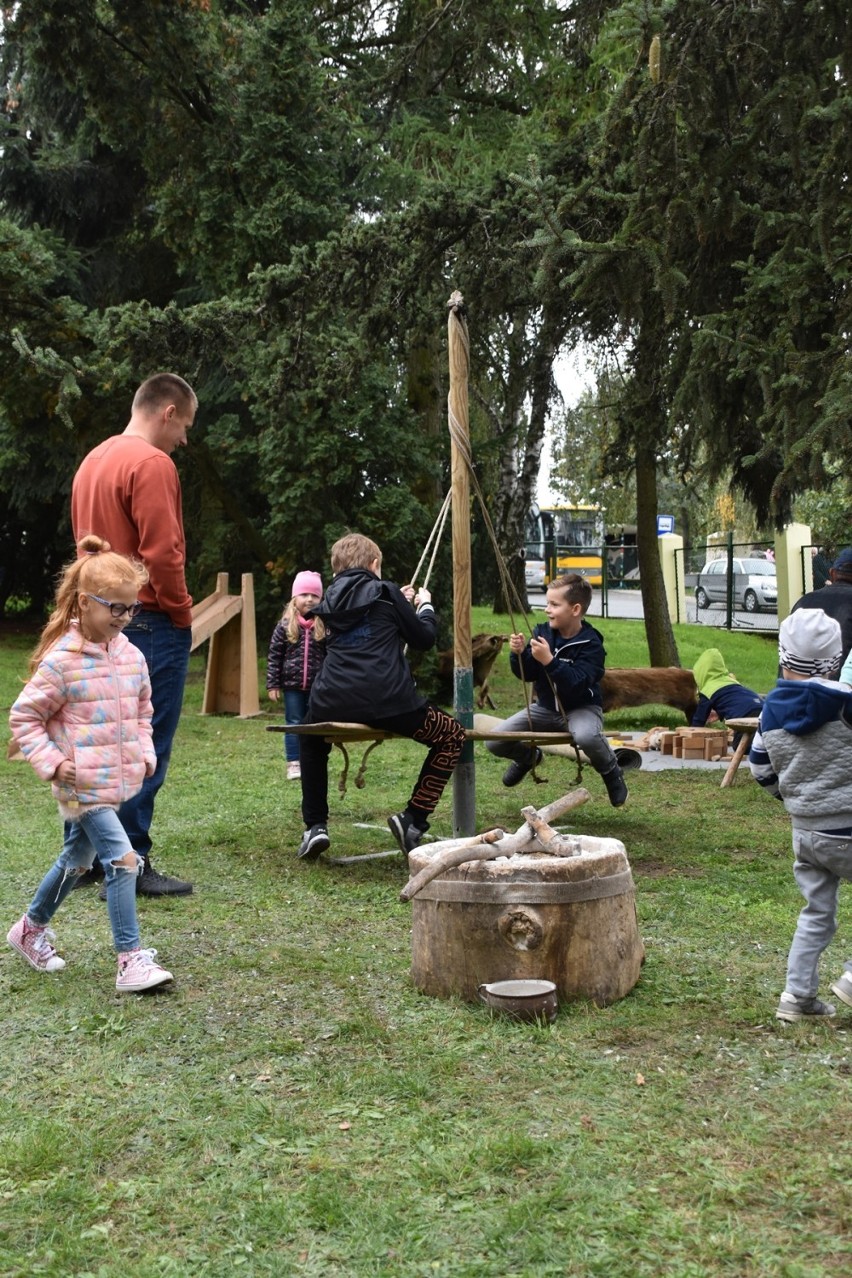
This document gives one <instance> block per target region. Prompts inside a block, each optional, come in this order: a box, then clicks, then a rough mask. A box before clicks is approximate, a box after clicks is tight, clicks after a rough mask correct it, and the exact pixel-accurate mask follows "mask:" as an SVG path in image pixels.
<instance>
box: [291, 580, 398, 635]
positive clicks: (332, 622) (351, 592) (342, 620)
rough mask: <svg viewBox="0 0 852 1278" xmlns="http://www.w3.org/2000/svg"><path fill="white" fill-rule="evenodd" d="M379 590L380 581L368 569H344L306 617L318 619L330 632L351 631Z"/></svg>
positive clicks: (359, 621) (380, 588) (379, 592)
mask: <svg viewBox="0 0 852 1278" xmlns="http://www.w3.org/2000/svg"><path fill="white" fill-rule="evenodd" d="M382 590H383V586H382V582H381V581H380V580H379V578H378V577H377V576H376V574H375V573H373V572H370V570H369V568H344V570H343V572H339V573H338V574H337V576H336V577H335V578H334V579H333V580H332V582H331V584H330V586H329V587H328V590H326V592H325V595H324V597H323V599H322V601H321V602H320V603H318V604H317V606H316V608H314V609H312V610H311V612H310V613H309V616H311V617H321V618H322V620H323V621H324V622H325V624H326V626H329V627H330V628H331V629H332V630H338V631H339V630H352V629H354V628H355V627H356V626H359V625H361V623H362V622H363V620H364V618H365V616H366V615H367V611H368V609H369V608H370V607H371V606H372V605H373V604H374V603H375V602H376V600H377V599H379V598H380V597H381V594H382Z"/></svg>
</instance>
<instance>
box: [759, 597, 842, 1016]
mask: <svg viewBox="0 0 852 1278" xmlns="http://www.w3.org/2000/svg"><path fill="white" fill-rule="evenodd" d="M843 655H844V654H843V643H842V638H841V630H840V625H839V623H838V622H837V621H836V619H835V618H834V617H829V616H828V615H827V614H826V613H824V612H823V611H822V610H821V609H819V608H803V609H799V610H798V611H796V612H794V613H791V615H790V616H789V617H787V618H786V619H785V620H784V621H783V622H782V624H781V629H780V632H779V635H778V657H779V662H780V665H781V676H782V677H781V678H780V679H779V680H778V683H777V684H776V686H775V688H774V689H773V690H772V691H771V692H770V693H769V695H768V697H767V698H766V702H765V704H764V707H763V710H762V711H761V715H760V726H759V728H758V731H757V732H756V733H755V737H754V740H753V742H752V746H751V751H750V753H749V766H750V767H751V771H752V774H753V775H754V777H755V779H756V780H757V781H758V782H759V784H760V785H761V786H762V787H763V788H764V789H765V790H767V791H768V792H769V793H770V794H772V795H774V797H775V798H777V799H781V800H782V801H783V803H784V806H785V808H786V809H787V811H788V813H789V814H790V817H791V820H792V825H793V855H794V862H793V874H794V876H795V879H796V883H797V884H798V887H799V891H800V892H801V893H802V896H803V897H804V898H805V906H804V908H803V910H802V912H801V913H800V915H799V921H798V924H797V926H796V932H795V935H794V937H793V943H792V945H791V947H790V953H789V955H788V957H787V982H786V986H785V989H784V992H783V994H782V995H781V998H780V1000H779V1003H778V1008H777V1010H776V1012H775V1015H776V1017H777V1018H778V1020H781V1021H801V1020H803V1019H805V1018H808V1019H810V1018H813V1017H820V1016H826V1017H829V1016H834V1014H835V1010H836V1009H835V1006H834V1004H833V1003H825V1002H823V1001H822V1000H821V999H819V998H818V997H817V991H818V989H819V960H820V957H821V955H822V952H823V950H824V949H825V948H826V947H827V945H828V944H829V942H830V941H831V939H832V937H833V936H834V933H835V932H836V930H837V898H838V894H839V890H840V882H841V880H843V879H846V880H847V881H848V880H852V691H850V690H849V688H847V687H845V686H844V685H843V684H840V683H836V682H834V681H833V680H836V679H837V674H838V671H839V669H840V665H841V662H842V660H843ZM831 989H832V992H833V993H834V994H836V995H837V997H838V998H839V999H840V1000H841V1001H842V1002H843V1003H846V1004H847V1005H848V1006H849V1007H852V959H850V960H848V961H847V962H846V964H845V965H844V970H843V973H842V974H841V975H840V976H839V977H838V979H837V980H836V981H835V982H834V984H833V985H832V986H831Z"/></svg>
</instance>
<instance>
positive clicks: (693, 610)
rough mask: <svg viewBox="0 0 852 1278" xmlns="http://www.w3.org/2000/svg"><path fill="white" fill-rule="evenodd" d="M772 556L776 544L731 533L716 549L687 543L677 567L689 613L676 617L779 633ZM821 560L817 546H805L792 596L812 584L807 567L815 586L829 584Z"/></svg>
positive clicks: (678, 556) (728, 627)
mask: <svg viewBox="0 0 852 1278" xmlns="http://www.w3.org/2000/svg"><path fill="white" fill-rule="evenodd" d="M774 560H775V550H774V544H773V543H772V542H759V541H749V542H735V541H734V540H733V537H732V536H729V537H728V539H727V541H726V542H724V543H721V544H719V545H717V546H715V547H708V546H707V545H706V544H705V543H703V542H702V543H700V544H699V545H697V546H684V548H683V550H682V551H676V552H675V571H676V574H677V578H678V585H680V583H681V581H682V582H683V585H684V588H685V593H686V616H685V617H681V616H678V618H677V620H678V621H686V622H692V623H694V624H695V625H700V626H712V627H713V628H714V629H719V630H758V631H776V630H777V629H778V582H777V578H776V576H775V563H774ZM821 560H822V556H821V555H820V554H819V550H818V548H817V547H815V546H803V547H802V550H801V555H800V560H799V568H800V583H799V589H798V590H797V591H794V596H793V597H794V598H798V597H799V595H802V594H804V592H805V591H806V590H808V589H810V588H811V587H810V579H809V575H808V572H807V568H808V565H810V566H811V576H812V579H813V584H814V586H819V585H823V584H824V583H825V579H826V575H827V566H826V571H825V573H823V571H822V568H823V564H822V562H821ZM678 600H680V591H678ZM678 611H680V604H679V603H678Z"/></svg>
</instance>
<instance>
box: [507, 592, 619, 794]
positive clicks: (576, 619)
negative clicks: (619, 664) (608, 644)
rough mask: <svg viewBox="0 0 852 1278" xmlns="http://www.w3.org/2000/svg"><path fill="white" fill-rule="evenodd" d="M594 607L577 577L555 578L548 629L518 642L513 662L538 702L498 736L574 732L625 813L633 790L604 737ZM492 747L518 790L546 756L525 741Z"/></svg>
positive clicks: (602, 654) (601, 655)
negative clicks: (590, 613) (591, 617)
mask: <svg viewBox="0 0 852 1278" xmlns="http://www.w3.org/2000/svg"><path fill="white" fill-rule="evenodd" d="M591 601H592V588H591V586H590V585H589V583H588V582H587V581H586V579H585V578H584V577H581V576H580V575H579V573H566V574H565V575H564V576H562V577H557V578H556V579H555V580H554V581H552V582H551V583H550V585H549V586H548V588H547V604H546V607H545V612H546V613H547V623H546V624H545V625H543V626H536V627H535V630H534V631H533V635H532V638H531V639H530V641H529V643H528V644H526V645H525V644H524V636H523V635H512V636H511V638H510V640H509V647H510V649H511V656H510V658H509V662H510V666H511V670H512V674H514V675H516V676H517V678H519V679H524V680H526V681H527V682H528V683H534V684H535V691H536V697H537V700H536V701H535V702H533V704H532V705H530V707H529V709H528V710H519V711H518V713H517V714H514V715H512V717H511V718H510V719H506V720H505V721H504V722H503V723H501V724H498V726H497V727H496V729H495V731H496V732H525V731H526V730H527V729H532V730H533V731H535V730H536V729H537V730H538V731H539V732H565V731H568V732H570V733H571V735H572V737H573V738H574V742H575V744H576V746H577V748H578V750H582V751H583V753H584V754H585V755H586V757H587V758H588V760H589V762H590V763H591V765H592V767H593V768H594V769H595V771H596V772H599V773H600V775H601V777H602V778H603V783H604V785H605V786H606V789H607V794H608V795H609V801H610V803H611V804H612V806H613V807H615V808H620V807H621V806H622V804H623V803H624V802H625V801H626V799H627V786H626V785H625V784H624V777H623V775H622V772H621V768H620V767H619V766H618V761H617V760H616V757H615V754H614V753H613V750H612V747H611V746H610V744H609V742H608V741H607V739H606V737H605V736H604V734H603V700H602V697H601V690H600V681H601V679H602V678H603V675H604V663H605V661H606V649H605V648H604V646H603V639H602V638H601V635H600V634H599V632H598V631H597V630H595V628H594V626H590V625H589V623H588V622H587V621H585V620H584V617H585V613H586V611H587V609H588V607H589V604H590V603H591ZM487 748H488V749H489V750H490V751H491V753H492V754H496V755H498V756H499V757H500V758H504V759H512V760H513V762H512V763H510V764H509V767H508V768H507V769H506V771H505V772H504V773H503V784H504V785H506V786H512V785H517V784H518V783H519V782H520V781H522V780H523V779H524V777H525V776H526V775H527V773H528V772H530V771H531V769H532V768H534V767H535V765H536V764H537V763H538V762H539V760H540V759H541V751H540V750H538V749H536V748H534V747H530V746H529V745H527V744H525V743H524V742H523V741H489V742H488V743H487Z"/></svg>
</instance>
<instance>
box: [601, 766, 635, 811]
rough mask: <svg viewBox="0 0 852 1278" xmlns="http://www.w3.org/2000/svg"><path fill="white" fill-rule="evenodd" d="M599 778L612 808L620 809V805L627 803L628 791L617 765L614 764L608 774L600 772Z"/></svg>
mask: <svg viewBox="0 0 852 1278" xmlns="http://www.w3.org/2000/svg"><path fill="white" fill-rule="evenodd" d="M601 778H602V780H603V783H604V785H605V786H606V792H607V794H608V795H609V801H610V803H611V804H612V806H613V807H614V808H620V807H621V806H622V804H624V803H626V802H627V795H628V789H627V786H626V785H625V784H624V773H623V772H622V771H621V768H620V767H619V766H618V764H617V763H614V764H613V765H612V767H611V768H610V770H609V772H602V773H601Z"/></svg>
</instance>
